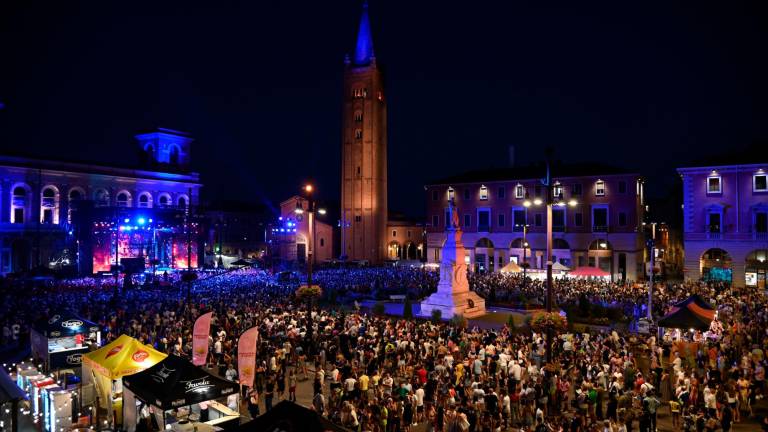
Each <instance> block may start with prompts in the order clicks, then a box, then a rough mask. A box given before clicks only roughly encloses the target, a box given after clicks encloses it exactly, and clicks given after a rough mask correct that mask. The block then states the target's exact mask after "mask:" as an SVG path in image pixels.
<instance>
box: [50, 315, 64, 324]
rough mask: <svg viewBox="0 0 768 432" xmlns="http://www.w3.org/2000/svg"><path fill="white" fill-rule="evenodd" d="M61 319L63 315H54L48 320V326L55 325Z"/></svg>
mask: <svg viewBox="0 0 768 432" xmlns="http://www.w3.org/2000/svg"><path fill="white" fill-rule="evenodd" d="M60 319H61V315H54V316H52V317H51V319H49V320H48V324H53V323H55V322H56V321H58V320H60Z"/></svg>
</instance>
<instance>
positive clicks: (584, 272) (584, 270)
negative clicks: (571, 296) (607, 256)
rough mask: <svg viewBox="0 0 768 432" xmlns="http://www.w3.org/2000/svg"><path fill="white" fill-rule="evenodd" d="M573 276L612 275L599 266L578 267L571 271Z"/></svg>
mask: <svg viewBox="0 0 768 432" xmlns="http://www.w3.org/2000/svg"><path fill="white" fill-rule="evenodd" d="M569 274H570V275H571V276H582V277H607V276H610V273H608V272H607V271H604V270H602V269H599V268H597V267H576V269H574V270H573V271H572V272H570V273H569Z"/></svg>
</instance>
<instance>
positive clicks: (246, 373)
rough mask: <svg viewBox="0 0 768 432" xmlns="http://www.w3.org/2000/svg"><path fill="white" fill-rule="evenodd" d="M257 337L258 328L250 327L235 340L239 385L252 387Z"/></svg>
mask: <svg viewBox="0 0 768 432" xmlns="http://www.w3.org/2000/svg"><path fill="white" fill-rule="evenodd" d="M258 339H259V329H258V328H256V327H252V328H249V329H248V330H246V331H245V333H243V334H242V336H240V340H239V341H238V342H237V375H238V376H239V377H240V385H244V386H248V387H253V377H254V375H255V373H254V371H255V369H256V342H257V340H258Z"/></svg>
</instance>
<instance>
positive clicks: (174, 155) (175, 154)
mask: <svg viewBox="0 0 768 432" xmlns="http://www.w3.org/2000/svg"><path fill="white" fill-rule="evenodd" d="M168 162H170V163H171V165H178V164H179V147H178V146H175V145H174V146H171V152H170V154H169V155H168Z"/></svg>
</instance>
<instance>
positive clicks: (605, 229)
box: [592, 225, 608, 232]
mask: <svg viewBox="0 0 768 432" xmlns="http://www.w3.org/2000/svg"><path fill="white" fill-rule="evenodd" d="M592 232H608V225H592Z"/></svg>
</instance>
